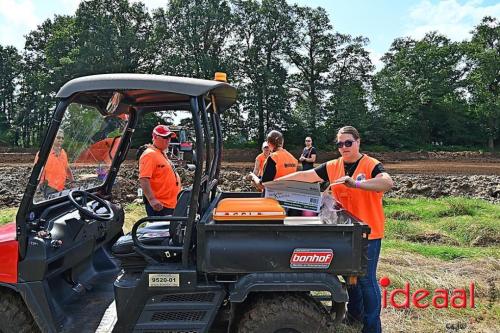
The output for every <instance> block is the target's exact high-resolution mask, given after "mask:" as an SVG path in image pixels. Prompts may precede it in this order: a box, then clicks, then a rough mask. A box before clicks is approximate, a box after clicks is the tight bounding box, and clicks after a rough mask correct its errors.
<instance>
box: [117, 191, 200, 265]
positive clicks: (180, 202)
mask: <svg viewBox="0 0 500 333" xmlns="http://www.w3.org/2000/svg"><path fill="white" fill-rule="evenodd" d="M190 201H191V189H190V188H189V189H185V190H182V191H181V192H180V193H179V196H178V199H177V205H176V206H175V208H174V212H173V214H172V216H187V212H188V208H189V202H190ZM179 232H181V231H180V224H178V223H172V224H171V222H151V223H149V224H148V225H147V226H145V227H142V228H139V229H137V238H138V239H139V240H140V241H141V242H142V243H144V244H147V245H165V246H166V245H173V243H178V241H177V242H173V239H172V238H175V239H178V238H179V237H180V235H179ZM172 236H174V237H172ZM111 252H112V253H113V255H114V256H115V257H116V258H117V259H119V260H120V262H121V267H122V268H123V269H125V270H136V269H137V270H142V269H143V268H144V267H145V266H146V265H147V261H146V259H145V258H144V256H142V255H141V254H140V253H137V252H136V251H135V249H134V241H133V240H132V235H131V234H130V233H128V234H126V235H124V236H121V237H120V238H119V239H118V240H117V241H116V243H115V244H114V245H113V247H112V248H111ZM148 254H149V255H151V256H152V257H153V258H154V259H155V260H158V261H160V262H177V261H180V260H181V255H180V252H177V251H176V252H174V251H170V252H163V251H158V253H148Z"/></svg>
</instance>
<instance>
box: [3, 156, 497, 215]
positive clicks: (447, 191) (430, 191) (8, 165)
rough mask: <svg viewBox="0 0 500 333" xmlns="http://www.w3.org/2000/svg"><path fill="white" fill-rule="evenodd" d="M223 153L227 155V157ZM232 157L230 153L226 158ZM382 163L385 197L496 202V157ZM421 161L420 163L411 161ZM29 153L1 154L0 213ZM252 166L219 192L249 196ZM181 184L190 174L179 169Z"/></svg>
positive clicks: (22, 183) (128, 167) (227, 178)
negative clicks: (388, 187)
mask: <svg viewBox="0 0 500 333" xmlns="http://www.w3.org/2000/svg"><path fill="white" fill-rule="evenodd" d="M225 154H227V152H226V153H225ZM229 155H231V154H229ZM372 155H374V156H376V157H377V158H379V159H380V160H381V161H383V163H384V166H385V168H386V169H387V171H388V172H389V173H390V174H391V175H392V176H393V178H394V181H395V187H394V188H393V190H392V191H391V192H389V193H387V194H386V195H387V196H388V197H407V198H412V197H418V196H424V197H431V198H437V197H441V196H467V197H473V198H480V199H484V200H488V201H490V202H494V203H500V156H498V155H492V154H484V153H479V152H458V153H444V152H443V153H385V154H372ZM415 158H420V159H415ZM28 160H29V161H32V160H33V153H32V152H30V153H0V208H2V207H13V206H16V205H18V204H19V202H20V200H21V198H22V195H23V193H24V189H25V188H26V184H27V181H28V178H29V176H30V173H31V167H32V162H29V163H28V162H27V161H28ZM252 169H253V163H252V162H247V161H245V162H225V163H223V165H222V174H221V179H220V187H221V189H222V190H226V191H252V190H253V188H252V186H251V185H250V183H249V182H248V181H246V180H245V179H244V176H245V175H246V174H248V172H250V171H251V170H252ZM179 173H180V174H181V177H182V178H183V184H186V183H189V180H190V179H189V178H190V174H189V172H187V171H184V170H179ZM117 184H118V186H117V187H116V193H115V194H116V196H117V199H119V200H120V201H122V202H124V203H128V202H131V201H133V200H134V199H135V198H136V197H137V187H138V181H137V163H136V162H135V161H133V160H128V161H126V162H125V163H124V165H123V167H122V168H121V169H120V173H119V176H118V178H117Z"/></svg>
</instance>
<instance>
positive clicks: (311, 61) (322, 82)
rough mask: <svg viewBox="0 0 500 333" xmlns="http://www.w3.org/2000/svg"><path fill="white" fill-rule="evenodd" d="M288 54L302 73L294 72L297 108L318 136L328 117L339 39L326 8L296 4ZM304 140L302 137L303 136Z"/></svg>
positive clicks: (305, 122)
mask: <svg viewBox="0 0 500 333" xmlns="http://www.w3.org/2000/svg"><path fill="white" fill-rule="evenodd" d="M292 18H293V21H292V22H293V25H291V26H290V30H289V32H288V39H287V43H286V54H287V56H288V58H289V60H290V61H291V63H292V64H293V65H295V67H296V68H297V70H298V72H297V73H295V74H292V75H291V78H290V79H291V85H292V91H293V95H294V96H295V103H296V105H295V106H296V108H298V109H300V115H301V119H302V121H303V124H304V126H303V127H304V129H305V130H306V132H307V133H310V134H312V135H313V136H316V137H318V136H319V133H318V129H319V125H320V124H322V123H323V122H324V120H325V115H324V110H325V97H326V94H327V88H328V85H327V73H328V72H329V71H330V69H331V67H332V66H333V63H334V61H335V58H334V52H335V48H336V46H337V41H338V40H337V39H336V38H335V35H334V34H333V33H332V26H331V24H330V20H329V18H328V15H327V14H326V11H325V10H324V9H323V8H321V7H319V8H315V9H313V8H310V7H299V6H295V7H293V10H292ZM300 139H301V140H302V138H300Z"/></svg>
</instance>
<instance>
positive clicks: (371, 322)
mask: <svg viewBox="0 0 500 333" xmlns="http://www.w3.org/2000/svg"><path fill="white" fill-rule="evenodd" d="M380 245H381V239H373V240H370V241H368V269H367V272H366V275H365V276H363V277H361V278H359V279H358V283H357V284H356V285H355V286H351V287H348V288H347V292H348V293H349V303H348V304H347V314H348V315H349V316H350V317H351V318H354V319H358V320H359V321H362V322H363V331H362V332H363V333H379V332H382V324H381V322H380V309H381V304H380V303H381V296H380V287H379V285H378V281H377V263H378V257H379V255H380Z"/></svg>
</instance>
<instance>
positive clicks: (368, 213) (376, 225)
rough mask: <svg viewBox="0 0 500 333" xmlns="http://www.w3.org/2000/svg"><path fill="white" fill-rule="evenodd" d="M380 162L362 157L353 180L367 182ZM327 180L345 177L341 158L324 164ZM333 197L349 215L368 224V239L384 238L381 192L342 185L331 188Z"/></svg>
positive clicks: (331, 180) (365, 156) (332, 180)
mask: <svg viewBox="0 0 500 333" xmlns="http://www.w3.org/2000/svg"><path fill="white" fill-rule="evenodd" d="M379 163H380V162H379V161H377V160H376V159H374V158H372V157H369V156H367V155H364V156H363V157H362V158H361V160H360V161H359V164H358V166H357V167H356V170H354V173H353V175H352V178H353V179H354V180H367V179H371V178H372V171H373V168H375V166H376V165H377V164H379ZM326 171H327V173H328V180H329V181H330V183H333V182H334V181H335V180H336V179H338V178H340V177H343V176H345V171H344V160H343V158H342V157H340V158H338V159H336V160H332V161H329V162H327V163H326ZM330 189H331V190H332V193H333V195H334V197H335V198H336V199H337V200H338V201H339V202H340V203H341V204H342V206H343V207H344V208H345V209H346V210H347V211H348V212H350V213H351V214H353V215H354V216H356V217H357V218H358V219H360V220H361V221H363V222H365V223H366V224H368V225H369V226H370V228H371V233H370V236H369V237H368V239H379V238H383V237H384V221H385V217H384V209H383V207H382V197H383V195H384V194H383V193H382V192H373V191H365V190H362V189H358V188H350V187H347V186H345V185H344V184H341V185H335V186H333V185H332V186H331V187H330Z"/></svg>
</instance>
